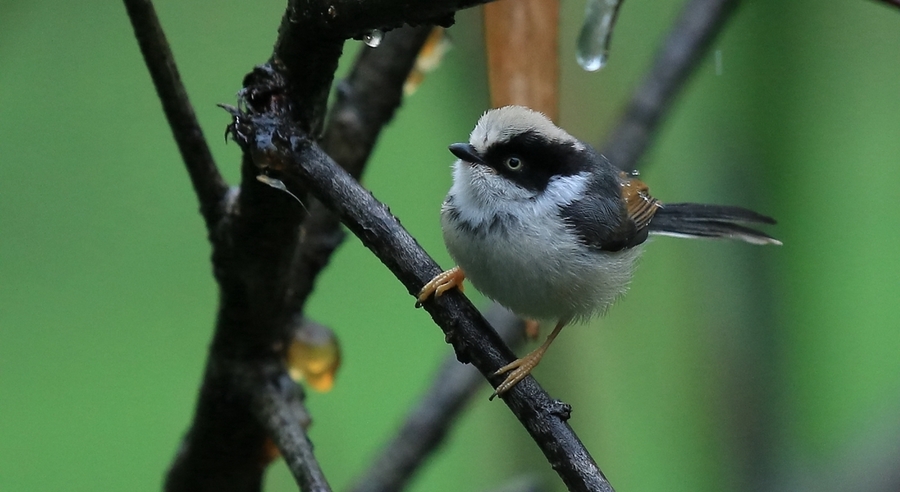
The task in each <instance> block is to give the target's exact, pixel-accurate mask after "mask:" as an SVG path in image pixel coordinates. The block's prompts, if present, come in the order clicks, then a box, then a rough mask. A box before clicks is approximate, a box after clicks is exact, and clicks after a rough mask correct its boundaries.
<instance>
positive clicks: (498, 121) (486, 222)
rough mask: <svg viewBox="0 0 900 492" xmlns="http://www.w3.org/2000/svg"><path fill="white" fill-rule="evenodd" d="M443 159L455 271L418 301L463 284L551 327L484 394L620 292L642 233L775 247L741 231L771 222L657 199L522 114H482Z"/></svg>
mask: <svg viewBox="0 0 900 492" xmlns="http://www.w3.org/2000/svg"><path fill="white" fill-rule="evenodd" d="M450 152H452V153H453V155H455V156H456V157H457V158H458V160H457V161H456V162H455V163H454V164H453V186H452V187H451V188H450V192H449V193H448V194H447V198H446V199H445V200H444V203H443V206H442V207H441V228H442V230H443V235H444V242H445V243H446V245H447V249H448V251H449V252H450V256H451V257H452V258H453V260H454V261H455V262H456V264H457V266H456V267H454V268H451V269H450V270H447V271H445V272H443V273H441V274H439V275H437V276H436V277H435V278H434V279H432V280H431V281H430V282H429V283H427V284H426V285H425V286H424V287H423V288H422V290H421V292H420V294H419V302H424V301H425V300H427V299H428V298H429V297H430V296H431V295H435V296H439V295H441V294H443V293H444V292H446V291H447V290H448V289H452V288H454V287H461V286H462V282H463V280H464V279H466V278H468V279H469V280H470V281H471V282H472V285H474V286H475V288H477V289H478V290H479V291H480V292H482V293H483V294H484V295H486V296H487V297H489V298H491V299H493V300H495V301H497V302H498V303H500V304H501V305H503V306H505V307H507V308H509V309H510V310H512V311H513V312H515V313H516V314H518V315H520V316H523V317H527V318H532V319H542V320H553V321H556V326H555V327H554V329H553V331H552V332H551V333H550V335H549V336H548V337H547V339H546V341H544V343H543V344H542V345H541V346H540V347H538V348H537V349H536V350H534V351H533V352H531V353H529V354H528V355H526V356H525V357H522V358H520V359H517V360H515V361H514V362H512V363H510V364H508V365H506V366H504V367H501V368H500V369H499V370H497V372H495V373H494V375H495V376H498V375H501V374H506V375H507V376H506V379H505V380H504V381H503V382H502V383H501V384H500V385H499V386H497V388H496V389H495V391H494V394H493V395H491V398H493V397H494V396H497V395H502V394H503V393H505V392H506V391H508V390H509V389H510V388H512V387H513V386H515V385H516V383H518V382H519V381H521V380H522V379H523V378H524V377H525V376H527V375H528V374H529V373H530V372H531V370H532V369H533V368H534V367H535V366H537V365H538V363H539V362H540V360H541V358H542V357H543V355H544V353H545V352H546V351H547V348H548V347H549V346H550V344H551V343H552V342H553V340H554V339H555V338H556V336H557V335H558V334H559V332H560V330H562V328H563V327H564V326H566V325H567V324H568V323H570V322H577V321H585V320H587V319H589V318H591V317H594V316H596V315H600V314H603V313H604V312H605V311H606V310H607V308H609V306H610V305H611V304H612V303H613V302H615V301H616V299H618V298H619V297H620V296H621V295H622V294H624V293H625V290H626V289H627V288H628V283H629V281H630V280H631V276H632V272H633V270H634V266H635V261H636V260H637V259H638V256H639V255H640V253H641V247H642V245H643V243H644V242H645V241H646V240H647V237H648V235H650V234H658V235H667V236H676V237H687V238H728V239H738V240H742V241H746V242H748V243H752V244H776V245H780V244H781V242H780V241H778V240H777V239H774V238H772V237H771V236H769V235H767V234H765V233H763V232H760V231H757V230H755V229H751V228H749V227H746V226H744V225H741V223H760V224H774V223H775V220H774V219H772V218H771V217H767V216H765V215H761V214H758V213H756V212H753V211H750V210H747V209H744V208H740V207H731V206H721V205H701V204H696V203H666V204H664V203H661V202H660V201H659V200H657V199H655V198H653V197H652V196H651V195H650V194H649V191H648V188H647V185H645V184H644V183H643V182H641V181H640V180H638V179H637V178H636V173H631V174H629V173H624V172H622V171H620V170H619V169H618V168H616V167H615V166H613V165H612V163H610V162H609V160H607V159H606V158H605V157H604V156H603V155H601V154H599V153H598V152H597V151H595V150H594V149H593V148H591V146H589V145H587V144H586V143H584V142H582V141H580V140H578V139H577V138H575V137H573V136H572V135H570V134H568V133H567V132H566V131H565V130H563V129H561V128H559V127H557V126H556V125H554V124H553V122H551V121H550V120H549V119H548V118H547V117H546V116H544V115H543V114H541V113H539V112H536V111H533V110H531V109H528V108H525V107H522V106H506V107H503V108H499V109H492V110H490V111H488V112H486V113H485V114H484V115H483V116H482V117H481V119H479V120H478V123H477V125H475V129H474V130H473V131H472V133H471V135H470V137H469V142H468V143H456V144H453V145H450Z"/></svg>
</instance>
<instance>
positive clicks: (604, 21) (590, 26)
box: [576, 0, 623, 72]
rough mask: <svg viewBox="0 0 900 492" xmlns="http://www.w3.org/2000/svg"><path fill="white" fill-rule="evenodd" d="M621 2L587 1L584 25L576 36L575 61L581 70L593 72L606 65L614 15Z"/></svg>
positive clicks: (607, 0) (614, 0)
mask: <svg viewBox="0 0 900 492" xmlns="http://www.w3.org/2000/svg"><path fill="white" fill-rule="evenodd" d="M622 1H623V0H587V6H586V7H585V12H584V24H583V25H582V26H581V32H580V33H579V34H578V46H577V52H576V59H577V60H578V64H579V65H581V68H583V69H585V70H587V71H588V72H595V71H597V70H600V69H601V68H603V66H604V65H606V60H607V59H608V57H609V42H610V39H611V38H612V29H613V25H614V24H615V22H616V14H618V12H619V6H620V5H621V3H622Z"/></svg>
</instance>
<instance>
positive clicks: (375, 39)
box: [363, 29, 384, 48]
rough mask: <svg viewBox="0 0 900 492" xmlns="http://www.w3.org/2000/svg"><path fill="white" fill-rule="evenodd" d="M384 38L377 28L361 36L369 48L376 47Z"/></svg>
mask: <svg viewBox="0 0 900 492" xmlns="http://www.w3.org/2000/svg"><path fill="white" fill-rule="evenodd" d="M383 38H384V33H383V32H381V31H380V30H378V29H373V30H371V31H369V32H367V33H366V34H365V35H364V36H363V42H364V43H366V46H368V47H370V48H377V47H378V45H379V44H381V40H382V39H383Z"/></svg>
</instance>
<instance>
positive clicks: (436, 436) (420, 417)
mask: <svg viewBox="0 0 900 492" xmlns="http://www.w3.org/2000/svg"><path fill="white" fill-rule="evenodd" d="M485 318H486V319H487V320H488V322H490V324H491V326H493V327H494V328H495V329H496V330H497V333H498V334H499V335H500V337H501V338H502V339H503V341H504V342H505V343H506V344H507V345H512V346H516V345H520V342H521V341H522V339H523V336H522V335H523V329H524V323H523V322H522V320H520V319H519V318H518V317H516V316H515V315H514V314H513V313H512V312H510V311H508V310H506V309H504V308H502V307H500V306H499V305H497V304H493V305H492V306H491V307H490V309H488V311H487V312H486V313H485ZM482 381H483V378H482V377H481V374H479V373H478V371H477V370H476V369H475V368H474V367H472V366H470V365H466V364H460V363H459V361H457V360H456V358H455V357H450V358H448V359H447V360H445V361H444V363H443V364H442V365H441V368H440V370H439V371H438V373H437V375H436V376H435V378H434V381H432V383H431V387H430V388H429V389H428V391H427V392H426V393H425V395H423V397H422V399H421V400H420V401H419V404H418V405H416V407H415V408H414V409H413V410H412V411H411V412H410V413H409V415H407V417H406V420H405V421H404V423H403V425H402V426H401V427H400V429H399V430H398V432H397V434H396V435H395V436H394V438H393V439H391V440H390V442H388V443H387V444H386V445H385V446H384V447H383V448H382V450H381V452H380V453H379V455H378V457H377V458H376V459H375V461H374V462H373V463H372V465H371V466H370V467H369V469H368V470H367V471H366V472H365V473H364V474H363V475H362V477H360V478H359V479H358V480H357V481H356V485H355V486H354V487H353V488H351V489H350V490H351V492H389V491H395V490H402V489H403V487H404V486H405V485H406V483H407V482H408V481H409V479H410V478H412V476H413V474H414V473H415V472H416V471H417V470H418V469H419V467H420V466H421V465H422V464H423V463H424V462H425V460H427V459H428V458H430V457H431V455H432V454H433V453H434V451H436V450H437V448H438V447H439V446H440V445H441V444H442V443H443V441H444V438H445V437H446V435H447V432H448V431H449V430H450V428H451V427H452V426H453V425H454V424H455V423H456V418H457V417H458V416H459V415H460V414H461V413H462V412H463V411H464V410H465V409H466V407H467V406H468V403H469V402H470V401H471V400H472V397H474V396H475V393H476V392H477V391H478V390H479V389H480V388H481V387H482V384H483V383H482ZM524 490H530V489H524Z"/></svg>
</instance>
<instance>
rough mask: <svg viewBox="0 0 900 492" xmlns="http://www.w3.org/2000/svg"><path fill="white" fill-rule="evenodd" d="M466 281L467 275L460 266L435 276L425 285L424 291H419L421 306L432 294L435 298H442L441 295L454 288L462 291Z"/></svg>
mask: <svg viewBox="0 0 900 492" xmlns="http://www.w3.org/2000/svg"><path fill="white" fill-rule="evenodd" d="M465 279H466V274H465V273H463V271H462V269H461V268H460V267H458V266H455V267H453V268H451V269H449V270H447V271H444V272H441V273H439V274H437V275H435V276H434V278H433V279H431V281H429V282H428V283H427V284H425V286H424V287H422V290H420V291H419V304H421V303H423V302H425V301H427V300H428V298H429V297H431V295H432V294H434V296H435V297H440V295H441V294H443V293H444V292H447V291H448V290H450V289H452V288H454V287H456V288H458V289H459V290H460V291H462V290H463V280H465Z"/></svg>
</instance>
